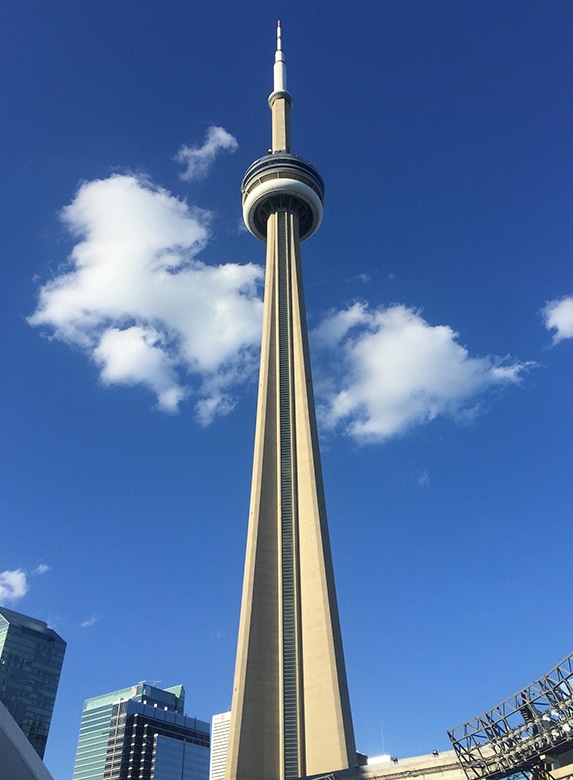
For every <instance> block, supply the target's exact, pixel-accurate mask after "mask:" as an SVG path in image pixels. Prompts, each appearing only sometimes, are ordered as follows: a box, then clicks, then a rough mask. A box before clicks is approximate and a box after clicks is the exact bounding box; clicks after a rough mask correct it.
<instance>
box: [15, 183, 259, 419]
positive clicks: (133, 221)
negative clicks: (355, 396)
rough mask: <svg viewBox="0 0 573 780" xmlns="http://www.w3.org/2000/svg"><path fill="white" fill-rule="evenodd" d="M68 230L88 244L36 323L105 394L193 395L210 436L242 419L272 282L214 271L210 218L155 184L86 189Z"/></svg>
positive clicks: (235, 269)
mask: <svg viewBox="0 0 573 780" xmlns="http://www.w3.org/2000/svg"><path fill="white" fill-rule="evenodd" d="M61 218H62V221H63V223H64V224H65V226H66V227H67V229H68V230H69V232H70V233H71V234H72V235H73V236H74V237H75V238H77V239H78V241H77V243H76V245H75V246H74V248H73V250H72V253H71V255H70V257H69V262H68V264H67V266H66V267H65V268H64V269H62V271H61V273H59V274H58V275H57V276H56V277H55V278H54V279H53V280H52V281H50V282H48V283H47V284H45V285H44V286H43V287H42V288H41V290H40V295H39V301H38V306H37V308H36V311H35V312H34V314H33V315H32V316H31V317H30V318H29V319H28V321H29V323H30V324H31V325H37V326H44V327H45V328H47V329H48V332H50V333H51V334H53V337H55V338H57V339H60V340H62V341H64V342H66V343H68V344H75V345H78V346H79V347H81V348H82V349H83V350H84V351H85V352H86V353H87V354H88V355H89V356H90V357H91V358H92V359H93V361H94V362H95V363H96V365H97V366H98V367H99V369H100V378H101V381H102V382H103V383H104V384H120V385H135V384H143V385H146V386H147V387H149V388H150V389H151V390H152V391H153V392H154V393H155V395H156V397H157V401H158V405H159V407H160V408H162V409H164V410H167V411H174V410H176V409H177V406H178V404H179V403H180V402H181V401H182V399H184V398H185V397H187V396H189V395H193V396H194V400H195V404H196V411H197V414H198V417H199V419H200V421H201V422H202V423H203V424H207V423H209V422H210V421H211V420H212V418H213V416H214V415H215V414H224V413H226V412H227V411H229V410H230V409H231V408H232V407H233V403H234V401H233V387H234V385H236V384H237V383H238V382H240V381H242V380H244V378H245V377H246V376H250V375H251V374H252V371H253V369H254V367H255V365H256V355H257V352H258V349H259V341H260V323H261V314H262V303H261V301H260V299H259V297H258V288H259V284H260V282H261V281H262V275H263V271H262V269H261V268H260V267H259V266H255V265H252V264H249V265H238V264H233V263H228V264H225V265H218V266H208V265H205V264H204V263H202V262H201V261H199V260H198V259H197V257H196V255H197V253H198V252H199V251H200V250H201V249H202V248H203V247H204V245H205V243H206V241H207V239H208V236H209V232H208V226H209V220H210V215H209V214H208V213H207V212H205V211H201V210H200V209H197V208H192V207H190V206H189V205H188V204H187V203H185V202H183V201H181V200H178V199H177V198H175V197H174V196H173V195H171V194H170V193H169V192H167V191H166V190H164V189H162V188H160V187H157V186H155V185H153V184H152V183H151V182H150V181H149V180H147V179H145V178H142V177H138V176H134V175H115V176H111V177H110V178H108V179H102V180H96V181H91V182H85V183H83V184H82V185H81V186H80V188H79V190H78V192H77V194H76V196H75V198H74V199H73V201H72V203H71V204H70V205H69V206H67V207H66V208H65V209H63V211H62V213H61Z"/></svg>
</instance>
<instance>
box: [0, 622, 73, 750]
mask: <svg viewBox="0 0 573 780" xmlns="http://www.w3.org/2000/svg"><path fill="white" fill-rule="evenodd" d="M65 651H66V643H65V642H64V640H63V639H62V638H61V636H58V634H56V632H55V631H53V630H52V629H51V628H48V626H47V624H46V623H44V621H42V620H36V619H35V618H31V617H27V616H26V615H21V614H20V613H19V612H13V611H12V610H11V609H7V608H6V607H0V701H2V703H3V704H4V706H5V707H6V709H7V710H8V712H9V713H10V715H12V717H13V718H14V720H15V721H16V723H17V724H18V726H20V728H21V729H22V731H23V732H24V734H25V735H26V736H27V737H28V739H29V741H30V743H31V744H32V747H33V748H34V749H35V750H36V752H37V753H38V755H39V756H40V758H43V757H44V751H45V749H46V741H47V739H48V731H49V728H50V721H51V719H52V710H53V708H54V702H55V699H56V691H57V690H58V682H59V680H60V672H61V669H62V663H63V660H64V653H65Z"/></svg>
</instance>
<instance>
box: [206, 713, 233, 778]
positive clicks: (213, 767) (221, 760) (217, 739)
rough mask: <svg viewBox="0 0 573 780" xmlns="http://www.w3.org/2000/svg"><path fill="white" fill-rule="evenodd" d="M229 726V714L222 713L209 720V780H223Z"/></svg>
mask: <svg viewBox="0 0 573 780" xmlns="http://www.w3.org/2000/svg"><path fill="white" fill-rule="evenodd" d="M230 725H231V713H230V712H222V713H221V714H220V715H213V719H212V720H211V761H210V764H209V780H225V766H226V764H227V750H228V748H229V727H230Z"/></svg>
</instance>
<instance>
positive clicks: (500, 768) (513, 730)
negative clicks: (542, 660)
mask: <svg viewBox="0 0 573 780" xmlns="http://www.w3.org/2000/svg"><path fill="white" fill-rule="evenodd" d="M448 737H449V738H450V741H451V743H452V745H453V747H454V750H455V751H456V754H457V758H458V761H459V763H460V765H461V766H462V768H463V770H464V772H465V774H466V776H467V778H468V780H502V778H506V777H510V776H511V775H515V774H517V773H531V774H533V775H539V774H542V773H543V772H544V770H545V769H546V768H547V767H548V766H550V765H551V764H553V763H554V761H555V760H556V759H557V757H558V756H559V755H561V754H562V753H565V752H566V751H568V750H571V749H573V653H572V654H571V655H568V656H567V657H566V658H564V659H563V661H561V662H560V663H559V664H557V666H555V667H554V668H553V669H551V671H550V672H548V673H547V674H546V675H545V676H543V677H541V678H540V679H539V680H535V682H532V683H531V685H528V686H527V687H526V688H523V690H521V691H519V692H518V693H516V694H514V695H513V696H511V697H510V698H509V699H506V700H505V701H503V702H501V704H498V705H497V706H496V707H494V708H493V709H491V710H489V711H488V712H484V713H483V715H478V716H477V717H476V718H473V719H472V720H470V721H468V722H467V723H463V724H462V725H461V726H457V727H456V728H454V729H452V730H451V731H448Z"/></svg>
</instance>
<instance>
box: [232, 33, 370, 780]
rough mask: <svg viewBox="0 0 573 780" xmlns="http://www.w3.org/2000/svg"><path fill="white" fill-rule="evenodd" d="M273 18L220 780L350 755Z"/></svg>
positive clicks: (306, 224)
mask: <svg viewBox="0 0 573 780" xmlns="http://www.w3.org/2000/svg"><path fill="white" fill-rule="evenodd" d="M292 103H293V101H292V97H291V95H290V93H289V92H288V90H287V82H286V64H285V59H284V54H283V50H282V41H281V28H280V22H279V24H278V27H277V46H276V53H275V63H274V83H273V91H272V93H271V95H270V97H269V107H270V109H271V112H272V148H271V149H270V150H269V153H268V154H266V155H265V156H264V157H261V158H260V159H259V160H256V161H255V162H254V163H253V164H252V165H251V166H250V168H249V169H248V170H247V172H246V174H245V176H244V179H243V183H242V199H243V218H244V220H245V223H246V225H247V227H248V229H249V230H250V232H251V233H252V234H253V235H254V236H256V237H257V238H259V239H261V240H262V241H265V242H266V244H267V259H266V277H265V299H264V315H263V336H262V348H261V366H260V379H259V397H258V407H257V423H256V432H255V451H254V463H253V478H252V488H251V504H250V514H249V529H248V537H247V552H246V561H245V574H244V581H243V595H242V605H241V617H240V624H239V638H238V646H237V660H236V667H235V679H234V686H233V699H232V705H231V727H230V735H229V748H228V754H227V767H226V776H225V777H226V780H286V779H287V778H299V777H305V776H308V775H313V774H318V773H322V772H331V771H334V770H339V769H346V768H348V767H350V766H354V765H355V763H356V748H355V743H354V732H353V728H352V718H351V713H350V702H349V697H348V687H347V682H346V672H345V668H344V658H343V653H342V641H341V633H340V625H339V618H338V607H337V603H336V594H335V587H334V575H333V569H332V560H331V554H330V544H329V539H328V528H327V521H326V511H325V502H324V490H323V485H322V473H321V466H320V453H319V447H318V435H317V429H316V417H315V410H314V398H313V389H312V378H311V372H310V359H309V349H308V334H307V326H306V315H305V309H304V297H303V288H302V276H301V262H300V243H301V242H302V241H304V240H305V239H307V238H309V237H310V236H312V234H313V233H314V232H315V231H316V230H317V229H318V227H319V225H320V222H321V219H322V208H323V200H324V185H323V182H322V178H321V176H320V174H319V173H318V171H317V170H316V168H314V166H312V165H311V164H310V163H309V162H307V161H306V160H304V159H303V158H302V157H298V156H297V155H295V154H292V152H291V143H290V111H291V107H292Z"/></svg>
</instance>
